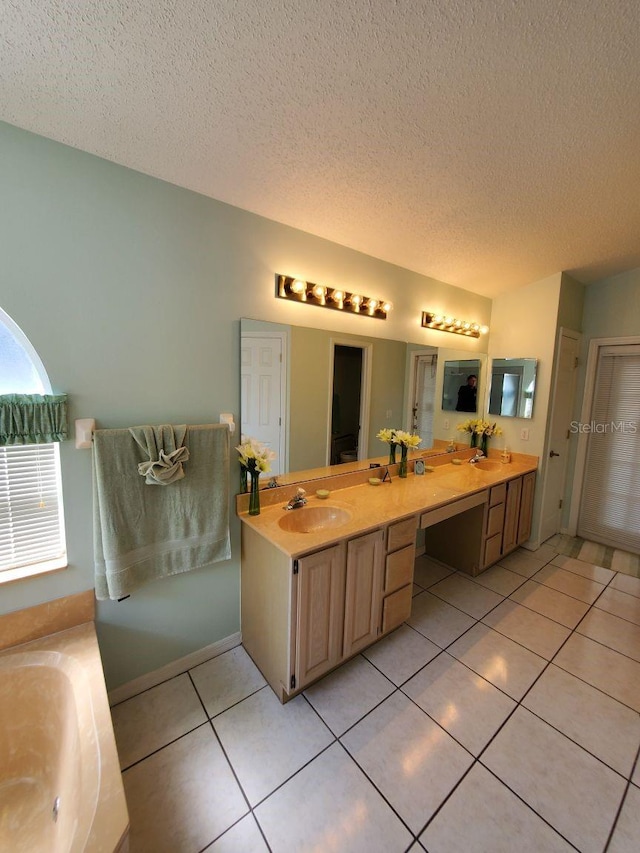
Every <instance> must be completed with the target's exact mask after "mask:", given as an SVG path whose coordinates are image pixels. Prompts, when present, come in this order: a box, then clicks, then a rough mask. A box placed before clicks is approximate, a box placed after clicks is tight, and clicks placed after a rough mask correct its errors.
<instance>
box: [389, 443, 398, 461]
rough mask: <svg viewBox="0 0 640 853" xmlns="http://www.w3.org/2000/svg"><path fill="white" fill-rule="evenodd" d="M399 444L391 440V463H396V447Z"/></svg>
mask: <svg viewBox="0 0 640 853" xmlns="http://www.w3.org/2000/svg"><path fill="white" fill-rule="evenodd" d="M397 446H398V445H397V444H396V443H395V442H394V441H390V442H389V465H395V464H396V448H397Z"/></svg>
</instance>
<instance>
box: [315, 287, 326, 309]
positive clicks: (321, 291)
mask: <svg viewBox="0 0 640 853" xmlns="http://www.w3.org/2000/svg"><path fill="white" fill-rule="evenodd" d="M313 295H314V296H315V298H316V299H319V300H320V304H321V305H325V304H326V295H327V288H326V287H325V286H324V284H316V285H314V287H313Z"/></svg>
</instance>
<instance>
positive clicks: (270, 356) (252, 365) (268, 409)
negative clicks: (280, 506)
mask: <svg viewBox="0 0 640 853" xmlns="http://www.w3.org/2000/svg"><path fill="white" fill-rule="evenodd" d="M283 367H284V361H283V339H282V336H281V335H276V336H274V337H267V336H263V335H258V334H256V335H255V336H254V335H252V334H250V333H249V334H247V333H245V334H243V335H242V343H241V345H240V395H241V399H240V411H241V413H242V435H243V436H246V437H251V438H256V439H258V441H262V442H263V443H264V444H266V446H267V447H268V448H269V449H270V450H273V451H274V452H275V454H276V458H275V459H274V461H273V462H272V463H271V471H270V474H271V475H272V476H275V475H276V474H282V473H283V472H284V471H285V469H286V465H285V463H286V460H285V449H284V397H285V393H284V392H285V382H284V378H283Z"/></svg>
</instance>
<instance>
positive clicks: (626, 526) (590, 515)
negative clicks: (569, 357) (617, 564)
mask: <svg viewBox="0 0 640 853" xmlns="http://www.w3.org/2000/svg"><path fill="white" fill-rule="evenodd" d="M582 428H583V429H585V426H584V425H583V427H582ZM586 429H587V430H588V434H589V437H588V447H587V456H586V468H585V475H584V481H583V488H582V498H581V502H580V519H579V523H578V534H579V535H580V536H582V537H584V538H585V539H591V540H593V541H595V542H602V543H604V544H605V545H611V546H612V547H614V548H621V549H623V550H625V551H634V552H636V553H640V345H639V346H609V347H601V348H600V351H599V356H598V366H597V372H596V383H595V391H594V398H593V404H592V410H591V421H590V423H589V424H588V425H586Z"/></svg>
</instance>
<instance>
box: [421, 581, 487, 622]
mask: <svg viewBox="0 0 640 853" xmlns="http://www.w3.org/2000/svg"><path fill="white" fill-rule="evenodd" d="M429 592H430V593H432V594H433V595H437V596H438V598H442V599H443V600H444V601H446V602H448V603H449V604H452V605H453V606H454V607H457V608H458V610H462V611H463V612H464V613H468V614H469V616H473V618H474V619H481V618H482V617H483V616H484V615H485V613H488V612H489V611H490V610H491V609H492V608H494V607H495V606H496V605H497V604H500V602H501V601H503V600H504V598H503V596H502V595H498V593H496V592H493V591H492V590H490V589H484V588H483V587H482V586H480V585H479V584H477V583H474V582H473V581H472V580H470V579H469V578H466V577H463V576H462V575H459V574H455V575H451V577H448V578H445V579H444V580H442V581H440V582H439V583H437V584H435V585H434V586H432V587H431V588H430V590H429Z"/></svg>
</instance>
